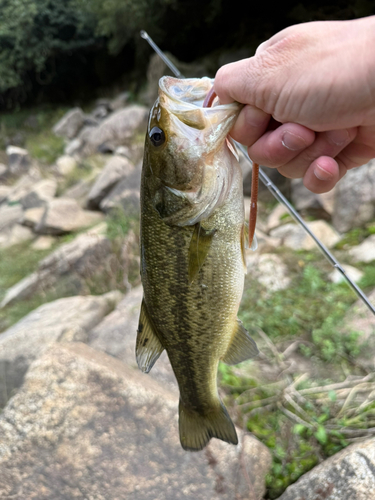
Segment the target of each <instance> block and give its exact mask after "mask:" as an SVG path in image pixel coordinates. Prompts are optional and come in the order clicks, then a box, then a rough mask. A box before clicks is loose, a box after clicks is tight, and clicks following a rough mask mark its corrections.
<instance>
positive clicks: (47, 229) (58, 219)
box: [35, 198, 103, 235]
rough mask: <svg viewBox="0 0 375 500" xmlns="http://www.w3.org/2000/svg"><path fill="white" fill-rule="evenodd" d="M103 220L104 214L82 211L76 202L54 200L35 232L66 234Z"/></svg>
mask: <svg viewBox="0 0 375 500" xmlns="http://www.w3.org/2000/svg"><path fill="white" fill-rule="evenodd" d="M102 220H103V215H102V214H100V213H98V212H90V211H88V210H82V208H81V207H80V206H79V205H78V203H77V202H76V200H73V199H70V198H54V199H53V200H51V201H50V202H49V203H48V205H47V207H46V210H45V212H44V215H43V217H42V220H41V221H40V222H39V224H38V225H37V226H36V227H35V232H37V233H39V234H52V235H58V234H64V233H69V232H71V231H78V230H79V229H82V228H84V227H87V226H91V225H93V224H95V223H98V222H100V221H102Z"/></svg>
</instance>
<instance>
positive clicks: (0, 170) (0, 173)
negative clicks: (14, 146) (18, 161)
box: [0, 163, 8, 182]
mask: <svg viewBox="0 0 375 500" xmlns="http://www.w3.org/2000/svg"><path fill="white" fill-rule="evenodd" d="M7 170H8V168H7V166H6V165H4V163H0V182H1V180H2V179H1V178H2V177H4V175H5V174H6V172H7Z"/></svg>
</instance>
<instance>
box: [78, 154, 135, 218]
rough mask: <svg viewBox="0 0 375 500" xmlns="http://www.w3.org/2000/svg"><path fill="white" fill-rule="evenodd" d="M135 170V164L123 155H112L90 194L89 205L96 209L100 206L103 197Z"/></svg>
mask: <svg viewBox="0 0 375 500" xmlns="http://www.w3.org/2000/svg"><path fill="white" fill-rule="evenodd" d="M133 170H134V165H133V163H132V162H130V161H129V160H128V159H127V158H125V157H123V156H112V157H111V158H110V159H109V160H108V162H107V163H106V165H105V167H104V168H103V170H102V172H101V173H100V175H99V176H98V177H97V179H96V181H95V183H94V185H93V187H92V188H91V191H90V193H89V195H88V201H87V207H88V208H90V209H95V208H98V207H99V204H100V202H101V201H102V199H103V198H104V197H105V196H106V195H107V194H108V193H109V192H110V191H111V190H112V188H113V187H114V186H115V185H116V184H117V183H118V182H119V181H120V180H121V179H124V178H126V177H128V176H129V175H130V174H131V173H132V172H133Z"/></svg>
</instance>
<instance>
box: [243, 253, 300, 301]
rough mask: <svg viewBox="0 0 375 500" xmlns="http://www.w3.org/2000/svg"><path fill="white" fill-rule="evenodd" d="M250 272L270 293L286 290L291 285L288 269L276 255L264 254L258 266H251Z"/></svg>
mask: <svg viewBox="0 0 375 500" xmlns="http://www.w3.org/2000/svg"><path fill="white" fill-rule="evenodd" d="M249 267H250V269H248V272H251V273H252V277H254V278H255V279H257V280H258V281H259V283H261V284H262V285H263V286H264V287H266V288H267V290H268V292H276V291H278V290H284V289H285V288H288V286H289V285H290V281H291V280H290V278H289V276H288V274H289V271H288V267H287V266H286V265H285V264H284V262H283V260H282V259H281V257H279V256H278V255H276V254H270V253H264V254H262V255H259V256H258V258H257V263H256V265H255V266H254V265H251V266H249Z"/></svg>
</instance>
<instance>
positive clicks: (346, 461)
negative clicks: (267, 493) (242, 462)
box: [278, 438, 375, 500]
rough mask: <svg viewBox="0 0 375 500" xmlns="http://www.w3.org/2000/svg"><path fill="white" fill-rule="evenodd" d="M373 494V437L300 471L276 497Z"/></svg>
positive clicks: (351, 499) (318, 499)
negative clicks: (303, 472) (283, 491)
mask: <svg viewBox="0 0 375 500" xmlns="http://www.w3.org/2000/svg"><path fill="white" fill-rule="evenodd" d="M370 498H375V439H374V438H373V439H369V440H368V441H365V442H363V443H359V444H353V445H351V446H349V447H348V448H346V449H345V450H342V451H340V452H339V453H337V454H336V455H334V456H333V457H331V458H329V459H328V460H325V461H324V462H323V463H321V464H320V465H318V466H317V467H315V468H314V469H313V470H311V471H310V472H308V473H307V474H304V475H303V476H302V477H301V478H300V479H299V480H298V481H297V482H296V483H295V484H292V485H291V486H289V487H288V488H287V490H286V491H285V493H283V494H282V495H281V497H279V499H278V500H323V499H324V500H369V499H370Z"/></svg>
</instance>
